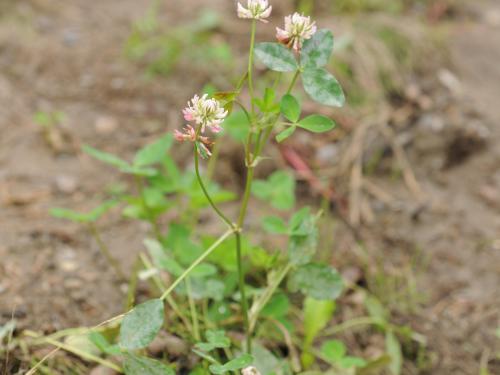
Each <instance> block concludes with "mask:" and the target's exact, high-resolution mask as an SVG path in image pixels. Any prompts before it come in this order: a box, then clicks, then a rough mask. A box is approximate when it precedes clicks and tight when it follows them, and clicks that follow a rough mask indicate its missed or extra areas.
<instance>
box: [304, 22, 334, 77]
mask: <svg viewBox="0 0 500 375" xmlns="http://www.w3.org/2000/svg"><path fill="white" fill-rule="evenodd" d="M332 51H333V34H332V32H331V31H330V30H326V29H322V30H319V31H318V32H316V34H314V36H313V37H312V38H311V39H308V40H306V41H305V42H304V46H303V47H302V52H301V61H302V63H303V66H305V67H314V68H321V67H322V66H325V65H326V64H328V60H330V56H331V55H332Z"/></svg>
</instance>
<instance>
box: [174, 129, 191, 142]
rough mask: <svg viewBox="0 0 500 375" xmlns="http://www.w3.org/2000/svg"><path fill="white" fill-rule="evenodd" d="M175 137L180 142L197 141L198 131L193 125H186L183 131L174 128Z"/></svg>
mask: <svg viewBox="0 0 500 375" xmlns="http://www.w3.org/2000/svg"><path fill="white" fill-rule="evenodd" d="M174 138H175V139H176V140H177V141H179V142H184V141H189V142H194V141H196V131H195V130H194V128H193V127H192V126H191V125H186V126H185V127H184V130H183V131H182V132H181V131H179V130H177V129H175V130H174Z"/></svg>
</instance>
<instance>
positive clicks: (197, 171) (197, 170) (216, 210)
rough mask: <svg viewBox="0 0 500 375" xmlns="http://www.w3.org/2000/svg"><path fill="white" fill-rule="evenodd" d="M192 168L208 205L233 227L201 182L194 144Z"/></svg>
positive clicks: (198, 158) (198, 159)
mask: <svg viewBox="0 0 500 375" xmlns="http://www.w3.org/2000/svg"><path fill="white" fill-rule="evenodd" d="M194 169H195V172H196V178H197V179H198V184H199V185H200V187H201V190H203V194H204V195H205V197H206V198H207V200H208V203H210V206H212V208H213V209H214V211H215V212H216V213H217V215H219V217H220V218H221V219H222V220H223V221H224V222H225V223H226V224H227V225H228V226H229V227H230V228H234V224H233V223H232V222H231V220H229V219H228V218H227V216H226V215H224V213H223V212H222V211H221V210H219V208H218V207H217V205H216V204H215V202H214V201H213V200H212V198H211V197H210V194H208V191H207V188H206V187H205V184H204V183H203V180H202V179H201V175H200V157H199V156H198V151H197V149H196V146H195V147H194Z"/></svg>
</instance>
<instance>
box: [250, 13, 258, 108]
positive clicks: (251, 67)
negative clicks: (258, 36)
mask: <svg viewBox="0 0 500 375" xmlns="http://www.w3.org/2000/svg"><path fill="white" fill-rule="evenodd" d="M256 28H257V22H256V21H255V20H252V31H251V33H250V51H249V53H248V90H249V91H250V100H251V105H252V113H253V112H254V104H253V98H254V91H253V57H254V47H255V31H256Z"/></svg>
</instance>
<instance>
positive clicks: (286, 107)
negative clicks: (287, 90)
mask: <svg viewBox="0 0 500 375" xmlns="http://www.w3.org/2000/svg"><path fill="white" fill-rule="evenodd" d="M280 111H281V114H282V115H283V116H285V118H286V119H287V120H289V121H291V122H297V121H299V118H300V104H299V101H298V100H297V99H296V98H295V96H293V95H290V94H286V95H285V96H283V98H282V99H281V105H280Z"/></svg>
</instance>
